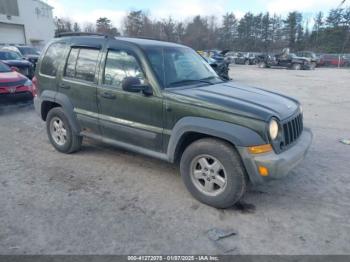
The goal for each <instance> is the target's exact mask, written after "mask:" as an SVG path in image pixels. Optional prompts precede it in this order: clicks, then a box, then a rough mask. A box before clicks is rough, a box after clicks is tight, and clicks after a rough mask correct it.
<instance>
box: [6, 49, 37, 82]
mask: <svg viewBox="0 0 350 262" xmlns="http://www.w3.org/2000/svg"><path fill="white" fill-rule="evenodd" d="M0 61H2V62H3V63H5V64H7V65H8V66H9V67H12V68H13V69H15V70H17V71H18V72H19V73H21V74H23V75H25V76H26V77H28V78H30V79H31V78H32V77H33V75H34V65H33V64H32V63H31V62H29V61H27V60H25V59H24V58H23V57H22V56H21V55H20V54H18V53H16V52H13V51H9V50H0Z"/></svg>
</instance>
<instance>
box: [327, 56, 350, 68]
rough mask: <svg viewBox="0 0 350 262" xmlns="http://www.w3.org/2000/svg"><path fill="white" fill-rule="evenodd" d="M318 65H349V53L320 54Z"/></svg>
mask: <svg viewBox="0 0 350 262" xmlns="http://www.w3.org/2000/svg"><path fill="white" fill-rule="evenodd" d="M320 66H330V67H344V66H350V55H342V54H323V55H320Z"/></svg>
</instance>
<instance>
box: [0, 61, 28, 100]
mask: <svg viewBox="0 0 350 262" xmlns="http://www.w3.org/2000/svg"><path fill="white" fill-rule="evenodd" d="M34 96H35V89H34V87H33V83H32V81H30V80H29V79H28V78H27V77H25V76H24V75H22V74H20V73H18V72H17V71H16V70H15V69H13V68H10V67H9V66H7V65H5V64H4V63H2V62H0V101H9V100H13V99H23V100H24V99H33V97H34Z"/></svg>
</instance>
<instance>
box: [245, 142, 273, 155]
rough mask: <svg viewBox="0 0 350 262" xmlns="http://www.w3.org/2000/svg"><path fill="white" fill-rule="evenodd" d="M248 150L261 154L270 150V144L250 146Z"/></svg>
mask: <svg viewBox="0 0 350 262" xmlns="http://www.w3.org/2000/svg"><path fill="white" fill-rule="evenodd" d="M248 151H249V153H251V154H262V153H267V152H270V151H272V146H271V145H270V144H267V145H261V146H250V147H248Z"/></svg>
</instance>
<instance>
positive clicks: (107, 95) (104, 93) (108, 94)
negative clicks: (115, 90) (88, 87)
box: [101, 92, 116, 99]
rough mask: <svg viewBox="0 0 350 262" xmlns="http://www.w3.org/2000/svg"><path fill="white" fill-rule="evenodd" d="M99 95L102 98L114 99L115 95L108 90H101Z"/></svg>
mask: <svg viewBox="0 0 350 262" xmlns="http://www.w3.org/2000/svg"><path fill="white" fill-rule="evenodd" d="M101 96H102V97H103V98H107V99H115V97H116V96H115V95H113V94H111V93H108V92H103V93H102V94H101Z"/></svg>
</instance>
